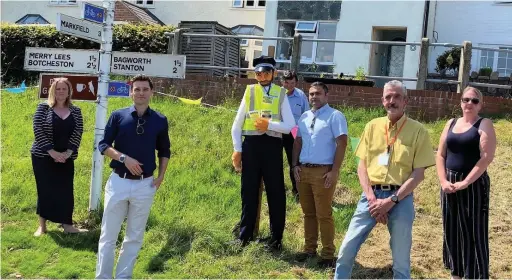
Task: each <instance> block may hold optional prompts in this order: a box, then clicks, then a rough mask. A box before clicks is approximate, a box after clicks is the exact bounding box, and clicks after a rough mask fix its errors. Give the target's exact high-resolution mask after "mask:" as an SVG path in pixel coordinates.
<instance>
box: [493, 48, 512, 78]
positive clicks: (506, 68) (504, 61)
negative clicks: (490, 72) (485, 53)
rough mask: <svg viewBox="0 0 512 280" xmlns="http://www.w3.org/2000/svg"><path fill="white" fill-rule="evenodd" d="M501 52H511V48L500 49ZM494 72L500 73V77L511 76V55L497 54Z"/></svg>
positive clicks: (506, 53) (505, 53) (507, 53)
mask: <svg viewBox="0 0 512 280" xmlns="http://www.w3.org/2000/svg"><path fill="white" fill-rule="evenodd" d="M500 49H503V50H512V47H510V48H506V47H500ZM496 71H498V73H500V76H509V75H511V74H512V53H509V52H498V61H497V67H496Z"/></svg>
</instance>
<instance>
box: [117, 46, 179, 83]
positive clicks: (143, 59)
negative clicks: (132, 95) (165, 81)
mask: <svg viewBox="0 0 512 280" xmlns="http://www.w3.org/2000/svg"><path fill="white" fill-rule="evenodd" d="M185 66H186V57H185V56H184V55H171V54H159V53H135V52H112V65H111V66H110V72H111V73H112V74H120V75H138V74H145V75H147V76H152V77H164V78H177V79H185Z"/></svg>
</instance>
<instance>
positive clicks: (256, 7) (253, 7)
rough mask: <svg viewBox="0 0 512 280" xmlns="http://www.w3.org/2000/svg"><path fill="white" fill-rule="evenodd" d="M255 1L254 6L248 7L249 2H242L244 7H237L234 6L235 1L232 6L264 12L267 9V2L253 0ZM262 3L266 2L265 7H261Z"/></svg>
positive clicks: (243, 0)
mask: <svg viewBox="0 0 512 280" xmlns="http://www.w3.org/2000/svg"><path fill="white" fill-rule="evenodd" d="M253 1H254V5H253V6H249V5H247V0H242V7H235V6H234V5H233V4H234V2H235V1H234V0H233V2H231V3H232V4H231V6H232V8H247V9H260V10H264V9H265V8H266V7H267V1H264V0H261V1H260V0H253ZM260 2H265V6H260V5H259V4H260Z"/></svg>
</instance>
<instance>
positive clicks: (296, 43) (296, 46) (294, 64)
mask: <svg viewBox="0 0 512 280" xmlns="http://www.w3.org/2000/svg"><path fill="white" fill-rule="evenodd" d="M301 42H302V35H300V34H295V35H294V36H293V45H292V59H291V61H290V70H292V71H295V73H297V72H299V66H300V46H301Z"/></svg>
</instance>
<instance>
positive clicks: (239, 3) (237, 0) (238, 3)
mask: <svg viewBox="0 0 512 280" xmlns="http://www.w3.org/2000/svg"><path fill="white" fill-rule="evenodd" d="M243 7H244V0H233V8H243Z"/></svg>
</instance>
